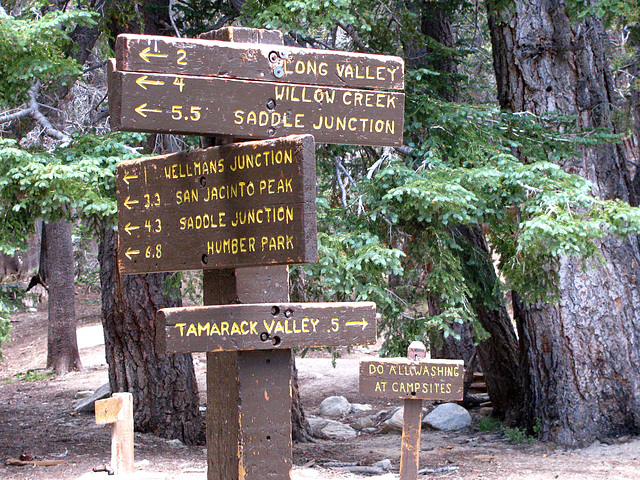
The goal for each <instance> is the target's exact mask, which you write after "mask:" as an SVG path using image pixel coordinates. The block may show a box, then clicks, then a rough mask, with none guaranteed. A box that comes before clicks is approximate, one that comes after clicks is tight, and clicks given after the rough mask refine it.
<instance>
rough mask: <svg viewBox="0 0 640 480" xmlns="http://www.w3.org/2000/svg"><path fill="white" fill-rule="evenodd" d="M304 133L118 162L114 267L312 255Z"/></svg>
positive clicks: (311, 168) (162, 267)
mask: <svg viewBox="0 0 640 480" xmlns="http://www.w3.org/2000/svg"><path fill="white" fill-rule="evenodd" d="M315 185H316V184H315V149H314V142H313V137H311V136H310V135H305V136H290V137H285V138H279V139H274V140H264V141H259V142H246V143H242V144H230V145H225V146H220V147H211V148H207V149H202V150H193V151H186V152H180V153H175V154H170V155H163V156H158V157H150V158H144V159H140V160H130V161H126V162H122V163H120V165H119V166H118V170H117V175H116V187H117V198H118V238H119V242H118V266H119V268H120V271H121V272H122V273H149V272H160V271H176V270H195V269H207V268H226V267H242V266H258V265H272V264H290V263H313V262H316V261H317V256H318V254H317V240H316V236H317V229H316V207H315V198H316V197H315Z"/></svg>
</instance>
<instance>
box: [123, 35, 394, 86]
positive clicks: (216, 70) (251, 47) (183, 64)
mask: <svg viewBox="0 0 640 480" xmlns="http://www.w3.org/2000/svg"><path fill="white" fill-rule="evenodd" d="M248 30H253V29H248ZM232 35H233V36H234V38H235V37H238V38H239V39H240V40H241V41H242V42H248V41H249V40H250V39H249V38H248V36H251V37H252V38H253V37H254V36H255V34H254V32H253V31H252V32H249V33H247V34H244V33H243V31H241V30H238V31H236V32H235V34H232ZM116 63H117V68H118V70H121V71H131V72H147V73H170V74H176V75H200V76H215V77H226V78H235V79H243V80H260V81H272V82H281V83H297V84H305V85H325V86H338V87H354V88H373V89H403V88H404V62H403V60H402V58H400V57H394V56H389V55H372V54H364V53H354V52H342V51H334V50H317V49H311V48H299V47H287V46H284V45H278V46H275V45H267V44H255V43H254V44H251V43H238V41H237V40H236V41H235V42H233V43H231V42H225V41H217V40H208V39H183V38H174V37H162V36H153V35H134V34H122V35H119V36H118V38H117V39H116Z"/></svg>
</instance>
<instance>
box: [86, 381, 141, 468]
mask: <svg viewBox="0 0 640 480" xmlns="http://www.w3.org/2000/svg"><path fill="white" fill-rule="evenodd" d="M95 412H96V424H98V425H104V424H107V423H110V424H111V468H112V470H113V472H114V473H115V474H116V475H118V474H123V473H132V472H133V395H132V394H131V393H128V392H125V393H114V394H113V396H112V397H111V398H106V399H104V400H97V401H96V402H95Z"/></svg>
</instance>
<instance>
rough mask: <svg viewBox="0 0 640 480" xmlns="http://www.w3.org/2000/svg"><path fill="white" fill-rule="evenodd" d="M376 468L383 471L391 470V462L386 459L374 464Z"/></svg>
mask: <svg viewBox="0 0 640 480" xmlns="http://www.w3.org/2000/svg"><path fill="white" fill-rule="evenodd" d="M373 466H374V467H378V468H381V469H382V470H391V460H389V459H388V458H385V459H384V460H380V461H379V462H376V463H374V464H373Z"/></svg>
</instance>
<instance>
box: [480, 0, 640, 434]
mask: <svg viewBox="0 0 640 480" xmlns="http://www.w3.org/2000/svg"><path fill="white" fill-rule="evenodd" d="M489 13H490V24H489V25H490V29H491V39H492V44H493V55H494V67H495V71H496V80H497V85H498V99H499V101H500V105H501V106H502V107H503V108H505V109H509V110H511V111H513V112H531V113H533V114H536V115H542V114H545V113H548V112H552V111H555V112H558V113H560V114H569V115H576V118H577V122H578V125H579V126H580V127H582V128H585V129H589V128H594V127H603V128H607V129H610V130H613V126H612V122H611V111H612V107H613V106H614V102H613V98H614V97H613V95H612V85H611V78H610V75H609V68H608V65H607V62H606V56H605V45H604V40H605V39H606V34H605V32H604V29H603V26H602V23H601V22H600V20H598V19H597V18H595V17H591V16H587V17H585V18H584V19H583V20H581V21H572V20H571V19H570V18H569V16H568V14H567V12H566V11H565V4H564V2H562V1H559V0H547V1H542V0H535V1H532V2H523V1H517V2H516V4H515V8H514V9H512V10H511V11H510V12H509V13H507V12H502V13H497V12H493V11H491V8H490V12H489ZM582 153H583V156H581V157H576V158H573V159H570V160H569V161H566V162H565V163H563V164H562V167H563V168H564V169H565V170H566V171H568V172H571V173H576V174H579V175H582V176H584V177H586V178H588V179H589V180H590V181H591V182H592V183H593V184H594V186H595V187H594V189H595V193H596V194H597V195H598V196H599V197H600V198H603V199H613V198H618V199H621V200H623V201H626V202H630V203H631V204H632V205H637V201H636V199H635V195H634V192H633V190H632V189H631V188H630V184H631V182H630V179H629V174H628V171H627V168H626V165H625V162H624V158H623V156H622V151H621V149H620V148H619V147H618V146H616V145H613V144H607V145H600V146H598V148H590V149H584V151H583V152H582ZM598 246H599V249H600V252H601V253H602V257H603V259H604V260H605V263H604V264H603V265H594V264H593V262H591V263H589V264H586V265H583V264H581V263H580V262H578V261H576V260H575V259H572V258H562V259H561V262H560V268H559V274H560V279H559V284H558V286H559V289H560V301H559V303H558V304H557V305H549V304H542V303H536V304H529V305H526V304H522V302H519V301H516V302H515V311H516V315H517V320H518V331H519V334H520V341H521V344H522V354H523V357H522V364H523V368H524V372H523V373H524V375H525V378H526V379H527V392H526V395H527V396H526V401H527V403H528V405H527V406H528V409H527V412H528V423H529V425H533V424H535V423H538V424H539V426H540V427H541V430H540V434H541V437H542V438H543V439H546V440H552V441H554V442H556V443H558V444H562V445H570V446H582V445H587V444H589V443H590V442H592V441H593V440H595V439H600V438H603V437H609V436H612V435H617V434H622V433H626V432H634V431H637V430H638V428H640V328H639V327H638V326H639V325H640V295H639V292H638V287H637V279H638V275H639V274H640V271H638V264H639V263H640V252H639V250H638V243H637V239H636V238H624V239H618V238H607V239H606V240H605V241H603V242H600V243H599V244H598Z"/></svg>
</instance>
